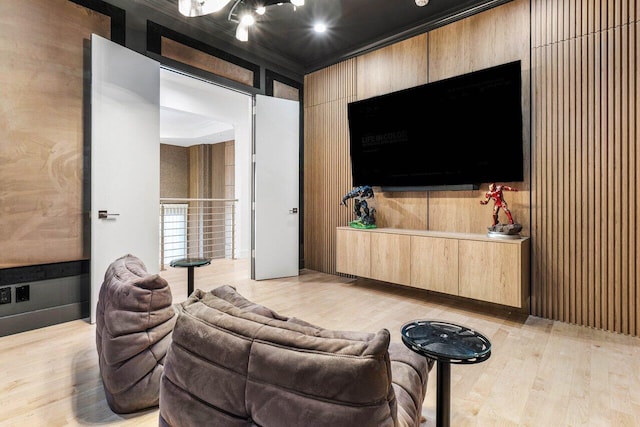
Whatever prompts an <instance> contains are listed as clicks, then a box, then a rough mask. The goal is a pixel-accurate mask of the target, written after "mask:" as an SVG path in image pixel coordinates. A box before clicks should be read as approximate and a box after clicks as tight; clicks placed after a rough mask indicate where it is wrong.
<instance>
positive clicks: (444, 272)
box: [411, 236, 459, 295]
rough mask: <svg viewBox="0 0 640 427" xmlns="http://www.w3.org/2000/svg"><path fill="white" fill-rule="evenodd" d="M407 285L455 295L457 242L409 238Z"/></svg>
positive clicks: (431, 238)
mask: <svg viewBox="0 0 640 427" xmlns="http://www.w3.org/2000/svg"><path fill="white" fill-rule="evenodd" d="M411 286H415V287H418V288H422V289H428V290H430V291H436V292H442V293H445V294H449V295H458V294H459V291H458V240H457V239H441V238H437V237H420V236H411Z"/></svg>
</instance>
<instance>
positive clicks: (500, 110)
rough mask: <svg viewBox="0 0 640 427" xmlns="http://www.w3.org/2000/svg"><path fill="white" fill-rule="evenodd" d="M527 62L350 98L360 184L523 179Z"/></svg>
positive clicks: (354, 161)
mask: <svg viewBox="0 0 640 427" xmlns="http://www.w3.org/2000/svg"><path fill="white" fill-rule="evenodd" d="M520 67H521V65H520V61H516V62H511V63H508V64H503V65H499V66H496V67H492V68H487V69H483V70H480V71H475V72H472V73H469V74H464V75H461V76H457V77H453V78H449V79H445V80H440V81H437V82H433V83H428V84H425V85H421V86H417V87H413V88H410V89H405V90H401V91H398V92H393V93H390V94H386V95H381V96H376V97H373V98H368V99H364V100H361V101H356V102H351V103H349V104H348V119H349V134H350V138H351V140H350V146H351V166H352V174H353V185H354V186H360V185H371V186H385V187H417V186H420V187H424V186H426V187H431V186H442V185H446V186H456V185H461V184H480V183H487V182H511V181H522V180H523V149H522V145H523V138H522V103H521V90H522V89H521V88H522V84H521V69H520Z"/></svg>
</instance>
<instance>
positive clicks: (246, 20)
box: [240, 13, 256, 27]
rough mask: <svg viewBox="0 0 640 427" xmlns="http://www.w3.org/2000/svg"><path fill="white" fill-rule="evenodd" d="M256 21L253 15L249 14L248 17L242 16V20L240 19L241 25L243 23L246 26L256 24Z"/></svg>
mask: <svg viewBox="0 0 640 427" xmlns="http://www.w3.org/2000/svg"><path fill="white" fill-rule="evenodd" d="M255 22H256V19H255V18H254V17H253V15H251V14H249V13H247V14H246V15H242V18H240V23H242V24H243V25H245V26H247V27H248V26H250V25H253V24H255Z"/></svg>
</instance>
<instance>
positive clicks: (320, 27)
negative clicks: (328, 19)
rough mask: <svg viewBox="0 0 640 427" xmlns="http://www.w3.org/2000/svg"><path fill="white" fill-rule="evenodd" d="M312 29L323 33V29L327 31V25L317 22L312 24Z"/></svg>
mask: <svg viewBox="0 0 640 427" xmlns="http://www.w3.org/2000/svg"><path fill="white" fill-rule="evenodd" d="M313 30H314V31H315V32H316V33H324V32H325V31H327V26H326V25H324V24H323V23H321V22H319V23H317V24H315V25H314V26H313Z"/></svg>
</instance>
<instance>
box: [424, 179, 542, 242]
mask: <svg viewBox="0 0 640 427" xmlns="http://www.w3.org/2000/svg"><path fill="white" fill-rule="evenodd" d="M503 184H507V185H509V186H511V187H515V188H517V189H518V190H519V191H518V192H513V191H504V192H503V194H504V199H505V200H506V202H507V204H508V206H509V210H510V211H511V215H512V216H513V219H514V221H515V222H517V223H519V224H522V227H523V228H522V232H521V235H523V236H529V229H530V228H529V227H530V219H529V215H530V202H529V192H528V191H527V190H526V186H524V185H523V183H522V182H511V183H503ZM523 187H524V191H521V189H523ZM488 190H489V184H482V185H481V186H480V189H479V190H477V191H472V190H469V191H430V192H429V193H428V194H429V199H428V204H429V217H428V225H427V229H428V230H433V231H453V232H459V233H486V232H487V227H489V226H491V224H493V217H492V215H493V201H489V204H487V205H481V204H480V200H486V197H485V193H486V192H487V191H488ZM523 193H524V194H523ZM498 218H499V221H500V222H501V223H507V222H508V220H507V216H506V215H505V214H504V212H503V210H502V209H501V210H500V212H499V214H498Z"/></svg>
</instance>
